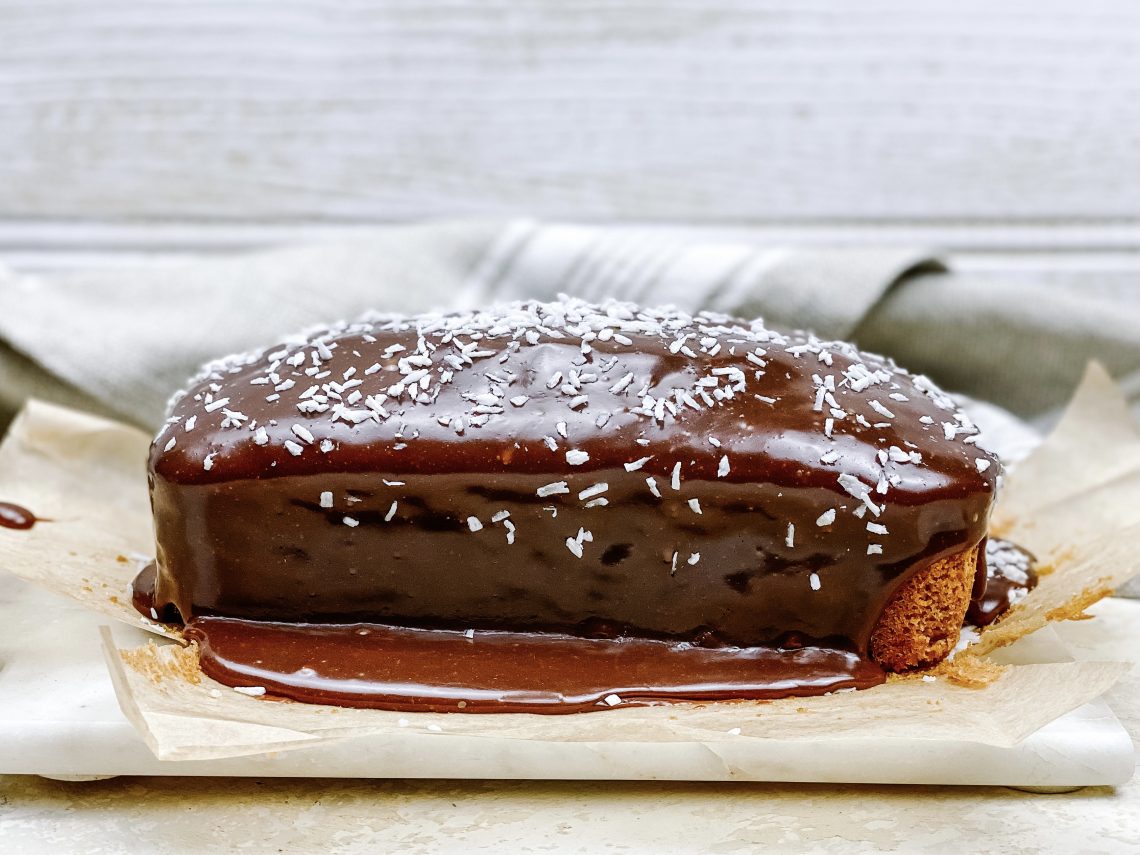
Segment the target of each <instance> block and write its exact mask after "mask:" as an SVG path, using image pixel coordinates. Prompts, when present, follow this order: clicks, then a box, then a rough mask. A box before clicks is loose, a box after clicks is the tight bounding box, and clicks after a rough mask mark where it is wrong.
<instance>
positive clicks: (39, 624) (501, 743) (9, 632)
mask: <svg viewBox="0 0 1140 855" xmlns="http://www.w3.org/2000/svg"><path fill="white" fill-rule="evenodd" d="M106 622H107V621H106V619H105V618H101V617H100V616H98V615H95V614H93V613H91V612H89V611H87V610H85V609H84V608H82V607H81V606H78V605H76V604H74V603H72V602H70V601H68V600H66V599H62V598H60V597H58V596H56V595H53V594H49V593H47V592H44V591H40V590H38V589H35V588H33V587H31V586H30V585H28V584H27V583H25V582H22V581H20V580H18V579H15V578H14V577H10V576H6V575H4V574H3V573H0V774H36V775H45V776H48V777H88V776H90V777H103V776H114V775H233V776H250V777H329V778H528V777H536V776H535V774H534V770H535V769H542V770H546V771H545V772H544V773H543V774H542V775H541V777H543V778H557V779H623V780H652V779H663V780H694V781H731V780H736V781H802V782H831V783H839V782H844V783H906V784H999V785H1007V786H1018V787H1043V788H1067V787H1077V786H1087V785H1094V784H1104V785H1117V784H1122V783H1124V782H1125V781H1127V780H1128V779H1129V778H1130V777H1131V776H1132V773H1133V769H1134V757H1133V748H1132V743H1131V741H1130V739H1129V737H1128V734H1127V733H1126V732H1125V730H1124V728H1123V727H1122V726H1121V725H1120V722H1119V721H1118V720H1117V718H1116V716H1115V715H1113V713H1112V711H1111V710H1110V709H1109V708H1108V706H1107V705H1106V704H1105V703H1104V702H1103V701H1101V700H1097V701H1094V702H1093V703H1090V704H1086V705H1085V706H1083V707H1081V708H1080V709H1078V710H1075V711H1073V712H1071V713H1069V714H1068V715H1066V716H1064V717H1063V718H1060V719H1058V720H1057V721H1054V722H1052V723H1051V724H1049V725H1047V726H1046V727H1044V728H1042V729H1041V730H1039V731H1038V732H1037V733H1035V734H1033V735H1032V736H1030V737H1029V738H1028V739H1026V740H1025V741H1023V742H1022V743H1021V744H1020V745H1018V746H1016V747H1014V748H993V747H990V746H985V745H979V744H973V743H967V742H948V741H937V740H914V739H909V740H904V739H895V740H882V739H876V740H867V739H837V740H833V741H832V742H830V743H828V744H827V745H826V747H821V746H820V744H819V743H800V742H796V741H793V740H788V741H782V740H759V739H742V740H741V741H740V742H739V743H736V742H731V741H728V742H722V743H718V746H717V749H716V752H715V753H714V752H713V751H711V750H710V749H709V748H708V747H707V746H705V745H699V744H696V743H683V742H682V743H669V744H652V745H649V744H646V743H635V742H625V743H616V742H608V743H550V742H533V741H523V740H512V739H490V738H484V737H459V736H451V735H446V736H441V735H437V734H431V733H415V732H409V733H406V734H404V733H401V734H398V735H397V736H395V737H393V736H391V735H385V736H382V737H361V738H354V739H347V740H342V741H337V742H329V743H325V744H321V745H319V746H315V747H311V748H304V749H298V750H295V751H290V752H282V753H278V754H274V755H263V756H258V757H242V758H233V759H228V760H210V761H194V762H186V761H160V760H157V759H155V757H154V756H153V755H152V754H151V753H150V750H149V749H148V748H147V747H146V745H145V744H144V743H143V741H142V739H141V738H140V737H139V735H138V734H137V733H136V732H135V730H134V728H133V727H132V726H131V725H130V723H129V722H128V721H127V719H126V718H125V717H124V716H123V714H122V712H120V710H119V706H118V703H117V701H116V699H115V695H114V692H113V690H112V688H111V680H110V678H109V677H108V675H107V670H106V665H105V664H104V661H103V656H102V652H101V649H100V644H99V637H98V628H99V626H100V625H103V624H105V623H106ZM115 633H116V636H117V638H118V640H119V641H120V643H124V644H128V645H129V644H134V643H143V642H145V640H146V638H147V636H146V635H145V633H143V632H142V631H140V630H135V629H132V628H129V627H118V628H116V629H115ZM1010 650H1011V654H1010V657H1009V661H1017V662H1042V661H1052V662H1055V661H1060V660H1065V659H1068V658H1070V657H1069V656H1068V655H1067V653H1066V651H1065V649H1064V648H1063V646H1061V644H1060V641H1059V639H1058V638H1057V636H1056V635H1055V634H1054V633H1053V632H1052V631H1051V630H1043V631H1042V632H1039V633H1037V634H1036V635H1035V636H1033V637H1032V638H1030V639H1025V640H1023V641H1022V642H1020V643H1019V644H1018V645H1016V646H1015V647H1014V648H1011V649H1010ZM597 715H604V713H597ZM432 739H435V740H438V739H447V740H448V743H447V745H448V750H447V751H445V752H441V751H438V750H429V751H423V750H422V749H423V748H424V746H425V745H427V744H428V743H427V742H426V741H427V740H432ZM436 747H438V746H435V745H433V746H432V748H433V749H434V748H436Z"/></svg>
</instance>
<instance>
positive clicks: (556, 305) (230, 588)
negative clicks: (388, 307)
mask: <svg viewBox="0 0 1140 855" xmlns="http://www.w3.org/2000/svg"><path fill="white" fill-rule="evenodd" d="M976 438H977V430H976V429H975V427H974V425H973V424H972V423H971V422H970V420H969V418H968V417H967V416H966V415H965V414H964V413H963V412H961V411H960V410H959V409H958V408H957V407H956V406H955V404H954V402H953V401H952V400H951V399H950V398H949V397H948V396H946V395H945V394H943V393H942V392H941V391H940V390H939V389H938V388H937V387H935V386H934V385H933V384H932V383H931V382H930V381H929V380H927V379H926V378H923V377H920V376H914V375H911V374H909V373H907V372H906V371H903V370H902V369H900V368H899V367H898V366H896V365H895V364H894V363H893V362H891V361H890V360H888V359H885V358H883V357H880V356H876V355H873V354H869V353H864V352H861V351H859V350H857V349H856V348H855V347H854V346H852V345H850V344H846V343H842V342H830V341H821V340H818V339H816V338H815V337H813V336H811V335H808V334H804V333H781V332H777V331H774V330H770V329H767V328H765V327H764V326H763V324H762V323H760V322H759V321H755V322H751V323H750V322H745V321H740V320H736V319H733V318H729V317H725V316H721V315H714V314H700V315H696V316H690V315H687V314H684V313H682V312H679V311H676V310H673V309H644V308H639V307H637V306H634V305H630V304H626V303H617V302H609V303H605V304H601V305H594V304H589V303H585V302H581V301H578V300H572V299H565V298H564V299H562V300H560V301H558V302H552V303H539V302H526V303H514V304H510V305H505V306H500V307H496V308H493V309H488V310H485V311H483V310H480V311H473V312H466V313H456V314H441V315H419V316H411V317H395V316H386V315H376V316H372V317H369V318H366V319H365V320H362V321H360V322H357V323H352V324H343V325H339V326H333V327H329V328H324V329H319V330H315V331H310V332H309V333H307V334H305V335H302V336H299V337H297V338H294V339H290V340H287V341H284V342H282V343H280V344H278V345H276V346H274V347H270V348H267V349H264V350H261V351H257V352H254V353H250V354H244V355H240V356H233V357H229V358H227V359H223V360H220V361H217V362H214V363H211V364H210V365H208V366H206V367H205V368H204V370H203V371H202V373H201V374H200V375H199V376H198V377H197V378H195V379H194V381H193V382H192V385H191V386H190V388H189V389H188V390H187V391H186V392H185V393H183V394H181V395H179V396H177V397H176V398H175V400H174V401H173V402H172V405H171V409H170V417H169V419H168V420H167V422H166V424H165V426H164V427H163V429H162V431H161V432H160V433H159V435H158V437H157V438H156V440H155V442H154V445H153V447H152V453H151V458H150V476H151V477H150V484H151V496H152V503H153V509H154V516H155V524H156V533H157V550H158V551H157V561H156V570H155V572H154V574H153V578H152V579H150V580H149V581H148V583H147V584H146V585H142V586H140V588H141V590H140V591H138V592H136V602H139V603H140V607H142V608H143V609H144V610H145V611H148V612H149V611H150V609H154V610H155V611H154V613H155V614H165V615H168V616H174V615H175V613H176V615H177V616H178V617H180V618H181V619H182V620H183V621H185V622H187V623H188V624H189V625H190V633H189V634H190V635H191V637H193V638H195V639H196V640H198V641H199V643H200V650H201V654H202V664H203V668H204V669H205V670H206V672H207V673H210V674H211V675H213V676H215V677H217V678H218V679H221V680H222V681H223V682H227V683H230V684H231V685H238V684H242V685H256V686H260V687H268V688H269V690H270V692H271V693H272V694H277V695H282V696H285V697H293V698H296V699H299V700H310V701H313V700H317V701H319V700H331V701H333V702H335V703H341V704H349V705H363V706H384V707H390V708H399V709H417V708H418V709H463V710H467V711H488V710H498V709H533V710H535V711H540V712H544V711H568V710H570V709H584V708H606V707H608V706H612V705H614V703H613V699H614V698H617V699H618V702H620V703H630V702H650V701H658V700H669V699H690V700H691V699H702V698H703V699H719V698H726V697H776V696H781V695H792V694H813V693H820V692H825V691H832V690H835V689H837V688H857V687H862V686H868V685H874V684H875V683H877V682H881V681H882V680H883V679H884V675H885V672H886V671H887V670H904V669H906V668H910V667H915V666H921V665H927V664H930V663H933V662H936V661H938V660H939V659H941V658H943V657H944V656H945V655H946V654H947V653H948V652H949V651H950V650H951V649H952V648H953V646H954V644H955V643H956V641H957V638H958V631H959V629H960V627H961V625H962V620H963V617H964V615H965V613H966V609H967V607H968V606H969V604H970V601H971V594H972V593H976V592H975V579H976V576H977V574H978V568H979V561H978V553H979V547H982V544H983V540H984V538H985V536H986V526H987V523H988V518H989V514H990V509H991V506H992V503H993V499H994V493H995V488H996V484H997V480H998V478H999V470H1000V465H999V463H998V461H997V459H996V458H995V457H993V456H992V455H990V454H989V453H988V452H986V451H984V450H983V449H981V448H979V447H978V446H977V445H976V444H975V442H976ZM982 548H983V549H984V547H982ZM982 572H983V573H984V572H985V571H984V566H983V569H982ZM919 591H921V592H922V595H921V596H919V594H918V593H916V592H919ZM334 637H335V638H334ZM352 638H355V639H358V640H357V641H352V642H351V643H348V641H346V639H349V640H350V639H352ZM462 645H466V646H462ZM480 645H481V646H480ZM591 645H594V646H591ZM606 645H609V646H608V647H607V646H606ZM508 648H510V649H511V650H512V651H514V652H513V653H511V654H510V655H508V654H507V653H505V652H503V651H505V650H507V649H508ZM346 651H347V652H346ZM465 651H466V652H465ZM471 651H477V652H476V653H473V652H471ZM496 651H498V652H496ZM520 651H522V652H520ZM623 651H625V653H623ZM623 655H625V656H626V657H627V658H626V659H624V660H623V659H622V656H623ZM599 657H600V658H599ZM603 660H604V661H605V663H606V664H605V665H604V667H603V666H600V665H599V663H600V662H602V661H603ZM761 660H762V661H761ZM441 661H442V662H444V663H452V665H454V667H451V666H447V667H441V666H440V662H441ZM623 662H626V663H627V664H628V669H627V670H626V671H623V667H624V666H623ZM381 663H383V665H382V664H381ZM496 663H498V664H496ZM559 663H562V664H561V665H560V664H559ZM591 663H592V664H591ZM750 663H751V664H750ZM757 663H760V664H757ZM560 674H561V675H562V676H561V677H560ZM703 674H704V675H708V679H707V680H703V679H702V675H703ZM298 675H300V676H298ZM536 675H540V676H539V677H536ZM590 675H604V676H598V677H596V678H592V677H591V676H590ZM536 680H537V682H536ZM591 680H593V682H597V683H598V685H588V684H590V683H591ZM560 681H561V683H564V684H565V685H561V684H560ZM607 699H608V700H607Z"/></svg>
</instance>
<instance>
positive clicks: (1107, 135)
mask: <svg viewBox="0 0 1140 855" xmlns="http://www.w3.org/2000/svg"><path fill="white" fill-rule="evenodd" d="M520 213H524V214H531V215H539V216H549V217H557V218H562V219H573V220H587V221H605V222H613V221H633V222H640V223H646V222H649V223H667V224H681V225H687V226H698V227H703V228H707V229H710V230H714V231H717V232H724V233H733V234H737V233H746V234H749V235H755V236H758V237H760V238H762V239H770V240H772V241H775V242H783V243H787V242H794V243H852V242H880V243H921V244H936V245H942V246H946V247H949V248H950V249H952V250H954V251H955V252H956V254H957V256H958V258H959V259H960V263H961V264H963V265H964V266H966V267H972V268H974V269H981V270H992V271H996V272H1000V273H1003V274H1004V275H1009V276H1022V277H1024V276H1028V277H1033V278H1035V279H1039V280H1040V281H1043V282H1054V281H1063V282H1066V283H1071V282H1079V283H1080V285H1081V287H1087V288H1099V289H1108V290H1113V291H1121V290H1125V291H1128V290H1135V291H1138V292H1140V255H1138V252H1140V2H1136V0H1027V1H1026V2H1015V0H952V2H933V0H927V2H915V0H863V2H859V3H850V2H845V1H844V0H615V2H606V0H589V2H571V0H481V2H480V0H472V2H467V1H466V0H388V1H387V2H381V0H373V2H355V1H354V0H195V2H189V3H187V2H173V0H100V2H91V0H0V259H2V260H5V261H7V262H9V263H12V264H16V265H17V266H24V267H53V266H70V265H75V264H92V265H93V264H99V265H103V264H118V263H133V262H134V261H136V260H137V259H138V258H139V257H140V256H147V257H150V256H154V255H179V254H183V253H187V252H198V251H227V250H232V249H240V248H245V247H248V246H260V245H264V244H269V243H278V242H282V241H288V240H295V239H304V238H307V237H320V236H330V235H337V234H342V233H349V232H352V231H354V230H355V229H357V228H360V227H362V226H364V225H367V224H374V223H379V222H391V221H403V220H410V219H424V218H430V217H441V216H473V215H494V216H501V215H514V214H520Z"/></svg>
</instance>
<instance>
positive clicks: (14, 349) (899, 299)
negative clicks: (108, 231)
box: [0, 221, 1140, 428]
mask: <svg viewBox="0 0 1140 855" xmlns="http://www.w3.org/2000/svg"><path fill="white" fill-rule="evenodd" d="M559 292H565V293H569V294H573V295H575V296H581V297H585V298H590V299H601V298H604V297H609V296H612V297H619V298H623V299H629V300H634V301H637V302H641V303H643V304H665V303H673V304H676V305H678V306H680V307H681V308H683V309H685V310H688V311H694V312H695V311H698V310H700V309H712V310H716V311H720V312H725V313H728V314H732V315H739V316H743V317H749V318H751V317H756V316H762V317H764V318H765V319H766V320H767V321H768V322H769V323H770V324H772V325H776V326H785V327H798V328H806V329H811V330H813V331H814V332H816V333H817V334H819V335H820V336H822V337H825V338H843V339H851V340H854V341H856V342H857V343H858V344H859V345H861V346H862V347H864V348H866V349H868V350H872V351H875V352H879V353H885V354H889V355H890V356H893V357H894V358H895V359H896V360H897V361H898V362H899V364H901V365H902V366H904V367H906V368H908V369H910V370H912V371H915V372H921V373H925V374H928V375H930V376H931V377H932V378H934V379H935V380H936V381H937V382H939V383H940V384H942V385H943V386H944V387H945V388H947V389H950V390H953V391H957V392H963V393H965V394H967V395H969V396H971V397H974V398H977V399H981V400H986V401H992V402H995V403H997V404H999V405H1000V406H1002V407H1005V408H1006V409H1008V410H1010V411H1012V412H1014V413H1015V414H1017V415H1019V416H1021V417H1022V418H1025V419H1034V418H1040V417H1042V416H1046V415H1047V414H1048V413H1049V412H1050V411H1052V410H1053V409H1054V408H1056V407H1057V406H1059V405H1061V404H1063V403H1064V401H1065V400H1066V399H1067V397H1068V396H1069V394H1070V393H1071V391H1072V389H1073V388H1074V386H1075V384H1076V383H1077V381H1078V379H1079V378H1080V375H1081V372H1082V370H1083V368H1084V365H1085V363H1086V361H1087V360H1088V359H1090V358H1096V359H1099V360H1100V361H1101V362H1102V363H1104V364H1105V365H1106V367H1107V368H1108V369H1109V371H1110V372H1112V373H1113V374H1114V376H1117V377H1120V378H1127V377H1128V376H1129V375H1134V377H1133V379H1132V380H1130V381H1126V382H1131V384H1132V385H1131V386H1130V388H1131V390H1132V393H1133V394H1134V395H1136V396H1137V398H1140V373H1138V372H1140V312H1138V310H1137V305H1136V304H1133V305H1125V306H1121V305H1117V304H1114V303H1108V302H1103V301H1097V300H1093V299H1086V298H1080V297H1077V296H1074V295H1072V294H1071V293H1068V292H1063V291H1057V290H1055V289H1049V288H1033V287H1027V286H1024V285H1009V284H1003V283H1000V282H986V281H979V280H977V279H972V278H969V277H965V276H962V275H956V274H954V273H953V272H952V271H948V270H947V269H946V268H945V266H944V265H943V264H942V263H940V262H939V260H938V259H937V257H936V256H934V255H932V254H931V253H929V252H925V251H921V250H900V249H865V250H864V249H859V250H852V249H844V250H817V249H812V250H781V249H773V248H770V247H762V246H755V245H750V244H747V243H729V242H710V241H707V240H705V241H701V240H694V239H692V238H691V237H690V238H683V237H678V236H677V234H676V233H670V232H663V231H662V230H654V229H636V228H595V227H584V226H571V225H558V224H543V223H536V222H533V221H515V222H508V223H441V224H432V225H422V226H403V227H391V228H383V229H377V230H376V231H375V233H374V234H372V235H369V236H368V237H365V238H361V239H356V240H353V241H350V242H341V243H336V244H328V245H314V246H304V247H298V248H289V249H282V250H276V251H269V252H262V253H257V254H251V255H245V256H231V257H223V258H217V257H215V258H207V259H203V260H197V261H189V262H185V263H178V264H169V263H167V264H161V265H158V264H156V265H153V266H143V267H139V268H131V269H116V270H111V271H106V270H104V271H95V272H75V273H66V274H57V275H52V276H23V275H17V274H15V273H13V272H11V271H6V270H4V269H3V268H2V267H0V424H2V423H3V422H4V421H6V420H7V419H8V418H10V417H11V415H12V414H13V413H14V412H15V410H16V409H17V408H18V407H19V406H20V404H21V402H22V401H23V400H24V399H26V398H27V397H29V396H36V397H39V398H43V399H47V400H52V401H58V402H61V403H66V404H70V405H73V406H80V407H86V408H89V409H92V410H95V411H97V412H101V413H105V414H109V415H112V416H116V417H119V418H124V419H127V420H130V421H132V422H134V423H136V424H139V425H141V426H144V427H147V428H154V427H155V426H156V425H157V424H158V423H159V422H160V421H161V419H162V417H163V410H164V407H165V403H166V401H167V399H168V398H169V396H170V395H171V393H172V392H173V391H175V390H176V389H178V388H179V387H180V386H181V384H183V383H184V381H185V380H186V378H187V377H189V376H190V375H191V374H192V373H193V372H194V371H195V370H196V369H197V367H198V366H199V365H200V364H201V363H203V362H205V361H206V360H208V359H212V358H214V357H217V356H221V355H225V354H227V353H231V352H234V351H239V350H244V349H247V348H251V347H257V346H263V345H270V344H272V343H274V342H275V341H276V340H277V339H278V338H280V337H281V336H282V335H284V334H289V333H293V332H297V331H298V330H301V329H304V328H306V327H309V326H312V325H314V324H316V323H319V322H322V321H334V320H340V319H351V318H354V317H356V316H358V315H360V314H362V313H364V312H366V311H368V310H372V309H377V310H383V311H398V312H410V311H420V310H428V309H449V308H460V307H471V306H481V305H489V304H491V303H494V302H496V301H502V300H511V299H521V298H528V297H537V298H550V297H554V296H555V295H556V294H558V293H559Z"/></svg>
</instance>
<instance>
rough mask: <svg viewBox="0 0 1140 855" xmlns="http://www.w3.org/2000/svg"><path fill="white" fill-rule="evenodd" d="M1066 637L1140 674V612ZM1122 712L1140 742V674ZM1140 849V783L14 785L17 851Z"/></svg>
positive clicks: (1116, 614)
mask: <svg viewBox="0 0 1140 855" xmlns="http://www.w3.org/2000/svg"><path fill="white" fill-rule="evenodd" d="M1093 612H1094V613H1095V614H1096V615H1097V620H1094V621H1083V622H1078V623H1068V624H1064V625H1062V626H1060V627H1059V631H1060V633H1061V634H1062V636H1063V638H1064V640H1065V641H1066V642H1067V643H1068V644H1069V646H1070V647H1071V649H1072V650H1073V652H1074V654H1075V655H1076V656H1077V657H1079V658H1089V659H1098V658H1100V659H1103V658H1114V657H1115V658H1119V657H1120V656H1121V655H1124V656H1126V657H1127V658H1129V659H1131V660H1132V661H1133V662H1136V661H1140V602H1134V601H1127V600H1109V601H1106V602H1103V603H1101V604H1099V605H1098V606H1097V607H1095V608H1094V610H1093ZM1109 701H1110V703H1111V705H1112V707H1113V709H1114V710H1115V711H1116V713H1117V715H1118V716H1119V717H1120V719H1121V721H1122V722H1123V723H1124V725H1125V727H1126V728H1127V729H1128V731H1129V733H1130V734H1131V735H1132V737H1133V740H1134V741H1135V740H1137V738H1138V737H1140V674H1137V673H1133V674H1131V675H1129V676H1127V677H1126V678H1125V679H1124V680H1123V681H1122V682H1121V683H1120V684H1118V685H1117V686H1116V687H1115V688H1114V689H1113V690H1112V692H1111V694H1110V696H1109ZM759 848H765V849H771V850H773V851H780V852H785V851H803V852H818V853H832V852H848V851H886V852H895V851H898V852H921V853H928V852H953V853H955V855H959V853H963V852H976V851H985V852H987V853H1006V852H1009V853H1022V852H1026V853H1029V852H1042V851H1063V852H1073V853H1077V852H1082V853H1083V852H1123V851H1140V783H1137V780H1136V779H1133V780H1132V781H1131V782H1129V783H1128V784H1126V785H1125V786H1123V787H1120V788H1118V789H1116V790H1113V789H1112V788H1107V787H1104V788H1098V787H1090V788H1085V789H1083V790H1079V791H1077V792H1073V793H1067V794H1053V795H1042V794H1031V793H1025V792H1018V791H1014V790H1008V789H1004V788H984V787H901V786H874V787H871V786H834V785H825V784H812V785H788V784H712V783H677V782H661V783H655V782H631V783H620V782H605V783H590V782H537V781H509V782H507V781H503V782H500V781H459V782H453V781H357V780H297V779H274V780H257V779H245V780H240V779H225V778H197V779H193V778H118V779H112V780H108V781H99V782H91V783H61V782H57V781H48V780H44V779H41V778H35V777H18V776H6V777H5V776H0V852H4V853H8V852H12V853H22V854H24V853H26V855H38V853H52V855H58V853H70V852H84V853H92V855H102V853H136V852H137V853H161V852H174V851H177V852H179V853H185V852H200V853H214V852H218V853H222V852H225V853H229V852H233V851H250V852H310V851H316V850H318V849H321V850H324V851H327V852H335V853H365V852H367V853H373V852H383V851H400V852H402V853H413V852H453V851H463V852H471V851H482V850H484V849H488V850H495V851H500V852H522V851H544V852H590V853H594V852H653V853H655V854H656V853H670V852H709V853H735V852H753V851H757V850H758V849H759Z"/></svg>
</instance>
